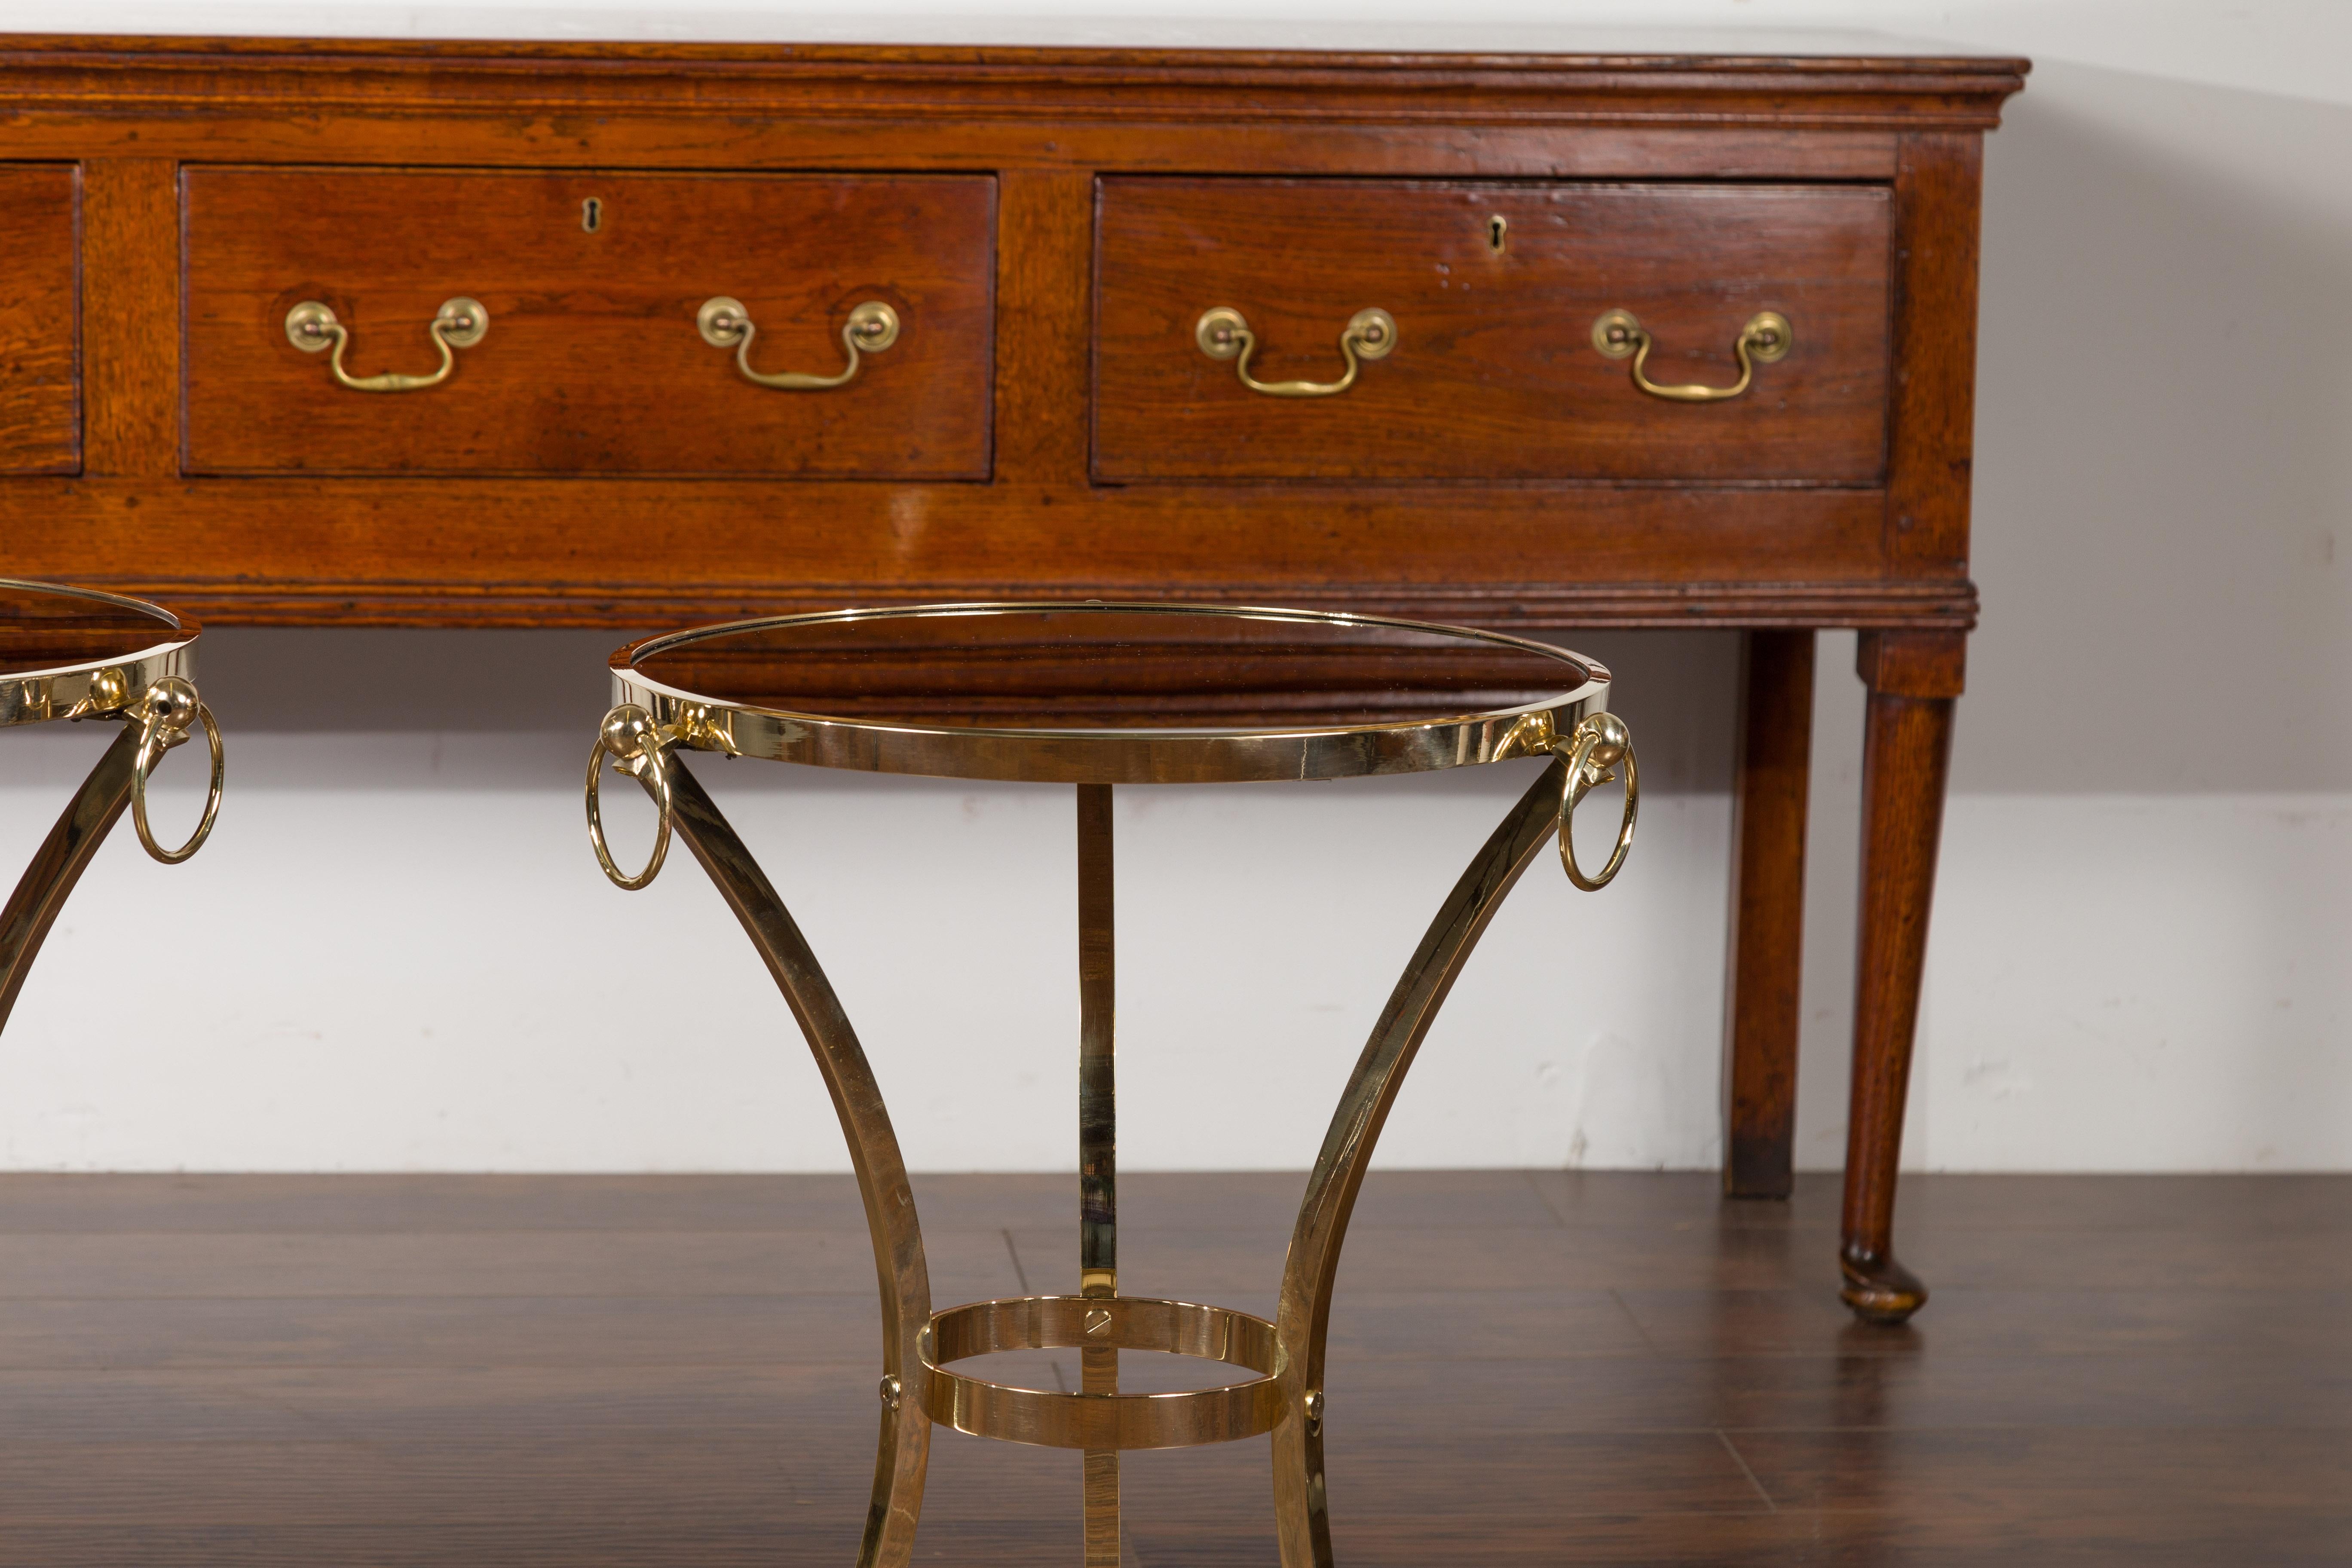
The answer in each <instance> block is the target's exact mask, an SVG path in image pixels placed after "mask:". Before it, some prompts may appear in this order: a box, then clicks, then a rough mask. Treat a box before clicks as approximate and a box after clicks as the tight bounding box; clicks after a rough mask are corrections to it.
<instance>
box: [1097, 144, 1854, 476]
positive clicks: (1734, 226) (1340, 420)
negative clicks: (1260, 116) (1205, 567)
mask: <svg viewBox="0 0 2352 1568" xmlns="http://www.w3.org/2000/svg"><path fill="white" fill-rule="evenodd" d="M1096 214H1097V252H1096V255H1097V282H1096V353H1095V378H1096V381H1095V384H1096V405H1095V447H1094V472H1095V477H1096V479H1097V480H1101V481H1108V482H1120V481H1126V480H1149V479H1390V480H1411V479H1625V480H1641V479H1658V480H1675V479H1681V480H1699V481H1711V482H1738V481H1765V480H1782V481H1788V480H1798V481H1813V482H1818V483H1831V484H1873V483H1875V482H1877V481H1879V480H1880V479H1881V478H1882V477H1883V475H1884V472H1885V428H1886V398H1887V377H1888V325H1887V273H1888V265H1889V236H1890V222H1891V202H1890V200H1889V197H1888V193H1887V192H1886V190H1885V188H1884V187H1881V186H1874V185H1856V186H1835V185H1830V186H1800V185H1738V184H1525V183H1511V184H1456V183H1451V182H1434V181H1352V180H1349V181H1319V180H1242V179H1171V178H1157V177H1148V176H1137V177H1129V178H1106V179H1104V180H1102V181H1101V182H1100V183H1099V184H1098V185H1097V207H1096ZM1497 218H1499V219H1501V220H1502V224H1501V227H1500V230H1499V234H1500V242H1501V243H1500V246H1499V247H1497V245H1496V236H1497V228H1496V223H1495V220H1496V219H1497ZM1221 306H1222V307H1230V308H1232V309H1234V310H1237V311H1238V312H1239V313H1240V314H1241V316H1242V317H1243V319H1244V321H1245V323H1246V327H1247V329H1248V331H1249V333H1250V335H1251V337H1252V338H1253V339H1254V340H1255V346H1254V349H1253V352H1252V353H1251V356H1250V360H1249V365H1248V368H1249V371H1250V374H1251V375H1252V376H1253V377H1255V378H1256V379H1258V380H1260V381H1262V382H1277V381H1308V382H1314V383H1320V384H1329V383H1331V382H1334V381H1336V380H1338V379H1339V378H1340V376H1341V374H1342V373H1343V370H1344V368H1345V366H1344V361H1343V357H1342V353H1341V349H1340V342H1339V340H1340V337H1341V334H1342V332H1343V331H1344V330H1345V329H1346V328H1347V326H1348V324H1349V321H1350V319H1351V318H1352V317H1354V316H1355V315H1356V313H1357V312H1358V311H1360V310H1365V309H1367V308H1375V307H1376V308H1378V309H1380V310H1385V311H1387V312H1388V313H1389V315H1390V316H1391V317H1392V318H1393V319H1394V321H1395V337H1394V340H1393V345H1392V347H1391V352H1389V353H1387V354H1386V355H1385V356H1384V357H1381V358H1379V359H1376V360H1375V359H1370V358H1367V359H1366V360H1365V361H1364V362H1363V363H1362V364H1361V365H1360V370H1359V373H1358V375H1357V379H1356V381H1355V383H1354V384H1352V385H1351V386H1349V389H1348V390H1347V391H1345V392H1342V393H1339V394H1337V395H1321V396H1303V397H1278V396H1269V395H1264V394H1260V393H1256V392H1253V391H1251V390H1250V389H1249V388H1248V387H1246V386H1244V385H1243V384H1242V383H1241V381H1240V378H1239V377H1238V376H1237V375H1236V374H1235V372H1236V361H1235V360H1234V359H1230V358H1228V359H1223V360H1219V359H1214V358H1212V357H1210V356H1209V354H1208V353H1204V352H1203V350H1202V347H1201V345H1200V343H1199V342H1197V341H1196V328H1197V327H1198V325H1199V323H1200V321H1201V318H1202V313H1203V312H1204V311H1206V310H1210V309H1211V308H1213V307H1221ZM1611 310H1623V311H1627V312H1629V313H1630V314H1631V315H1632V316H1633V318H1634V319H1635V321H1637V322H1638V325H1639V326H1640V328H1642V329H1643V331H1646V332H1647V333H1648V334H1649V335H1650V338H1651V340H1652V342H1653V346H1652V348H1651V350H1650V352H1649V353H1648V356H1647V360H1646V363H1644V365H1643V370H1644V374H1646V376H1647V377H1648V379H1649V380H1650V381H1651V382H1652V383H1654V384H1662V385H1667V386H1675V385H1690V384H1712V385H1715V386H1727V385H1730V384H1735V383H1736V382H1737V380H1738V376H1739V374H1740V372H1739V366H1738V359H1737V356H1736V353H1735V343H1736V342H1737V341H1738V338H1739V337H1740V335H1741V332H1742V330H1743V329H1744V328H1745V327H1746V325H1747V324H1748V321H1750V320H1751V319H1752V318H1754V317H1755V316H1757V315H1758V314H1759V312H1766V311H1774V312H1778V313H1780V315H1781V316H1783V317H1785V318H1786V319H1787V321H1788V322H1789V324H1790V332H1789V334H1788V336H1789V341H1788V342H1787V343H1786V344H1785V345H1784V347H1785V353H1784V355H1783V357H1781V358H1780V359H1778V360H1777V361H1776V362H1773V363H1758V364H1757V365H1756V366H1755V372H1754V378H1753V381H1752V384H1750V386H1749V387H1748V390H1747V391H1746V392H1745V393H1744V394H1742V395H1739V396H1737V397H1732V398H1728V399H1724V400H1720V401H1707V402H1685V401H1671V400H1668V399H1665V398H1661V397H1657V396H1654V395H1649V394H1646V393H1644V392H1643V391H1642V390H1641V389H1640V388H1638V387H1637V386H1636V385H1635V384H1634V382H1633V375H1632V369H1633V365H1632V362H1631V360H1630V359H1627V358H1616V359H1612V358H1609V357H1605V356H1604V355H1603V354H1602V353H1601V352H1600V351H1599V350H1598V349H1596V347H1595V346H1594V343H1593V331H1594V326H1595V323H1596V321H1598V320H1599V319H1600V318H1601V316H1602V315H1603V313H1604V312H1608V311H1611Z"/></svg>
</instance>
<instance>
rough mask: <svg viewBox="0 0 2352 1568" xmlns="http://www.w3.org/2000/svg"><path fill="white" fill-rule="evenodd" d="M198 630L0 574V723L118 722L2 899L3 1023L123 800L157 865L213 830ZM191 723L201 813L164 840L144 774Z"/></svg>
mask: <svg viewBox="0 0 2352 1568" xmlns="http://www.w3.org/2000/svg"><path fill="white" fill-rule="evenodd" d="M197 635H198V628H197V627H196V626H195V624H194V622H192V621H186V620H183V619H182V618H180V617H179V616H174V615H173V614H172V613H171V612H170V611H169V610H166V609H163V608H162V607H160V606H158V605H151V604H148V603H146V602H145V601H144V600H141V599H126V598H123V597H121V595H115V594H101V593H99V592H97V591H96V590H94V589H89V588H68V587H63V586H60V585H58V584H54V583H23V582H17V581H16V580H14V579H11V578H0V729H6V728H9V727H12V726H15V725H18V724H40V723H47V722H49V721H56V720H68V721H74V720H90V721H121V725H122V728H121V731H118V732H117V733H116V735H115V738H114V743H113V744H112V745H110V746H109V747H108V748H107V749H106V752H105V754H104V755H103V756H101V757H100V758H99V760H98V764H97V765H96V766H95V767H93V768H91V769H90V771H89V777H87V778H85V779H84V780H83V781H82V785H81V788H80V789H79V790H77V791H75V792H74V796H73V799H72V800H71V801H69V802H68V803H67V805H66V809H65V814H64V815H63V816H60V817H58V824H57V826H55V827H53V828H51V829H50V830H49V836H48V837H47V838H46V839H44V840H43V841H42V843H41V847H40V848H39V849H38V850H37V851H35V852H34V855H33V860H32V863H31V864H30V865H29V866H27V867H26V868H25V874H24V876H23V877H22V878H21V879H19V880H18V881H17V883H16V890H15V891H14V892H12V893H11V894H10V895H9V896H8V902H7V905H6V907H5V909H0V1028H5V1027H6V1026H7V1023H8V1014H9V1011H10V1010H11V1009H12V1008H14V1007H15V1006H16V994H17V992H18V991H20V990H22V989H23V987H24V984H25V976H26V974H27V973H30V972H31V970H32V967H33V959H34V956H35V955H36V954H37V953H38V952H40V949H41V941H42V939H43V938H44V937H46V936H47V935H48V933H49V927H50V926H51V925H53V924H55V923H56V921H57V918H58V911H59V910H63V909H64V908H65V902H66V896H67V895H68V894H69V893H71V892H72V891H73V886H74V883H75V882H77V881H79V879H80V878H81V874H82V870H83V868H85V867H87V866H88V865H89V861H90V858H91V857H92V856H94V855H96V854H97V853H98V847H99V846H100V844H102V843H104V842H105V840H106V836H107V833H108V832H109V831H110V829H111V828H112V827H113V826H114V825H115V823H116V822H117V821H119V820H120V819H121V816H122V812H123V809H124V808H125V807H126V806H128V807H129V808H130V811H131V822H132V824H133V826H135V827H136V828H137V829H138V832H139V842H140V843H141V844H142V845H144V846H146V848H147V852H148V853H149V854H150V855H152V856H153V857H154V858H156V859H158V860H161V861H163V862H164V863H165V864H166V865H173V864H176V863H178V862H179V861H182V860H185V859H186V858H188V857H189V856H191V855H194V853H195V852H196V850H197V849H198V848H200V847H202V846H203V844H204V841H205V837H207V836H208V835H210V834H211V832H212V830H213V820H214V818H215V816H218V815H219V812H220V800H221V777H222V759H221V740H220V730H219V728H218V727H217V726H216V725H215V724H214V722H213V715H212V710H211V709H209V708H207V707H205V704H204V701H203V700H202V699H200V698H199V697H198V696H197V695H196V688H195V685H194V676H195V672H196V637H197ZM198 723H201V724H202V725H203V727H204V731H205V742H206V744H207V746H208V747H209V749H210V750H211V752H212V781H211V785H210V787H209V789H208V790H207V792H206V794H205V815H204V818H203V820H202V821H201V822H199V823H198V824H197V826H196V831H195V833H194V836H193V837H190V838H189V840H188V841H187V843H185V844H184V845H182V846H181V847H179V848H177V849H166V848H164V847H163V846H162V845H161V844H159V843H157V842H156V840H155V836H154V834H153V832H152V830H151V829H150V828H149V826H148V824H147V779H148V776H149V774H150V773H152V772H153V771H154V767H155V764H156V763H157V762H158V761H160V760H161V759H162V757H163V753H164V752H168V751H170V750H171V749H172V748H173V747H174V746H176V745H179V744H180V743H181V742H184V741H186V740H187V739H188V738H189V731H190V729H191V727H192V726H194V725H196V724H198Z"/></svg>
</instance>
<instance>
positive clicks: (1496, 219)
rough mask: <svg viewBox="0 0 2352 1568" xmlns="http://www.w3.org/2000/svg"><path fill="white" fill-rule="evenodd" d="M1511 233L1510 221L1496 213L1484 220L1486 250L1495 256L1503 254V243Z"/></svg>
mask: <svg viewBox="0 0 2352 1568" xmlns="http://www.w3.org/2000/svg"><path fill="white" fill-rule="evenodd" d="M1510 232H1511V220H1510V219H1509V218H1507V217H1505V216H1503V215H1502V214H1501V213H1496V215H1495V216H1493V217H1490V218H1488V219H1487V220H1486V248H1487V249H1489V250H1491V251H1493V252H1494V253H1495V254H1496V255H1497V256H1500V255H1502V254H1503V244H1504V241H1505V240H1506V239H1507V237H1509V235H1510Z"/></svg>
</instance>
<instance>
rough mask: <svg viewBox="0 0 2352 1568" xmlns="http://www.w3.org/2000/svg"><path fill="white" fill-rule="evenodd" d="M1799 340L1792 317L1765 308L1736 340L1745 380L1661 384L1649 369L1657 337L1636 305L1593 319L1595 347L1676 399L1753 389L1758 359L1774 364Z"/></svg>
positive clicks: (1639, 381)
mask: <svg viewBox="0 0 2352 1568" xmlns="http://www.w3.org/2000/svg"><path fill="white" fill-rule="evenodd" d="M1795 341H1796V338H1795V334H1794V333H1793V331H1791V330H1790V326H1789V318H1788V317H1786V316H1784V315H1782V314H1780V311H1778V310H1759V311H1757V312H1756V313H1755V314H1754V315H1752V316H1750V317H1748V324H1747V325H1746V326H1744V327H1742V328H1740V329H1739V336H1738V337H1737V338H1735V339H1733V340H1732V343H1731V352H1732V353H1734V354H1736V355H1737V356H1738V360H1739V379H1738V381H1735V382H1733V383H1732V384H1730V385H1729V386H1701V385H1697V384H1689V385H1684V386H1660V385H1659V384H1657V383H1656V382H1654V381H1652V380H1651V379H1650V378H1649V377H1648V376H1647V375H1645V374H1643V367H1644V366H1646V365H1647V364H1648V363H1649V361H1650V349H1651V346H1652V344H1653V343H1654V342H1655V340H1654V339H1653V338H1652V337H1651V336H1650V330H1649V329H1648V328H1647V327H1644V326H1643V325H1642V323H1641V322H1639V321H1635V320H1634V319H1633V312H1632V311H1631V310H1604V311H1602V312H1601V318H1600V319H1599V320H1598V321H1594V322H1593V323H1592V346H1593V347H1594V348H1596V349H1599V350H1600V351H1601V354H1602V356H1603V357H1604V358H1607V359H1624V358H1626V357H1627V356H1628V355H1630V356H1632V358H1633V384H1634V385H1635V386H1638V387H1640V388H1641V389H1642V390H1643V392H1646V393H1648V394H1649V395H1651V396H1653V397H1663V398H1665V399H1667V400H1668V401H1669V402H1673V403H1720V402H1722V401H1723V400H1724V399H1725V398H1727V397H1737V396H1738V395H1740V394H1741V393H1743V392H1745V391H1747V390H1748V384H1749V383H1751V382H1753V381H1754V380H1755V379H1756V367H1757V365H1758V364H1759V363H1761V364H1770V363H1773V362H1774V361H1776V360H1780V359H1784V358H1786V357H1787V356H1788V353H1789V347H1790V344H1791V343H1793V342H1795Z"/></svg>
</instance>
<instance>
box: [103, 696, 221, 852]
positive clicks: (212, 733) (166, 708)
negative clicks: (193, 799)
mask: <svg viewBox="0 0 2352 1568" xmlns="http://www.w3.org/2000/svg"><path fill="white" fill-rule="evenodd" d="M123 717H124V718H126V719H129V720H130V721H131V722H133V723H135V724H137V725H138V726H139V754H138V756H137V757H136V758H135V759H133V761H132V763H131V826H133V827H135V828H137V829H138V830H139V842H140V843H141V844H142V845H143V846H144V847H146V850H147V853H148V854H150V855H152V856H153V857H154V858H156V859H158V860H161V861H162V862H163V864H164V865H166V866H176V865H178V864H179V863H180V862H181V861H183V860H185V859H186V858H188V857H189V856H191V855H194V853H195V852H196V851H197V850H199V849H201V848H203V847H205V839H207V838H210V837H212V835H213V823H214V822H215V820H216V819H217V818H218V817H219V816H220V807H221V784H222V783H223V781H224V780H225V779H226V776H227V770H226V767H225V765H224V763H223V759H222V756H221V732H220V726H219V725H218V724H217V723H215V722H214V721H213V710H211V709H210V708H208V707H206V706H205V701H204V699H202V698H201V697H198V696H197V695H196V689H195V688H194V686H191V685H190V684H189V683H188V682H187V681H185V680H183V679H181V678H180V677H178V676H176V675H167V676H165V677H163V679H161V680H158V681H157V682H155V684H154V685H152V686H151V687H149V688H148V689H147V694H146V695H145V696H143V697H142V698H141V699H140V700H139V701H138V704H137V705H136V706H135V707H131V708H129V709H126V710H124V711H123ZM193 723H201V724H203V725H204V727H205V744H206V745H208V746H209V747H211V749H212V754H213V773H212V782H211V784H208V785H207V786H206V787H205V816H204V820H203V821H201V822H199V823H197V824H196V831H195V832H194V835H192V836H191V837H189V839H188V841H187V842H186V843H185V844H183V845H181V846H180V847H178V848H177V849H166V848H164V847H163V846H162V845H160V844H158V843H156V842H155V832H154V829H153V828H152V827H150V826H148V824H147V775H148V774H150V773H153V772H154V771H155V763H156V762H157V761H158V760H159V759H160V758H161V757H162V756H163V753H164V752H168V751H170V750H171V749H172V748H173V747H174V746H176V745H178V744H179V743H180V742H183V741H185V740H186V739H187V738H188V726H189V725H190V724H193Z"/></svg>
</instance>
